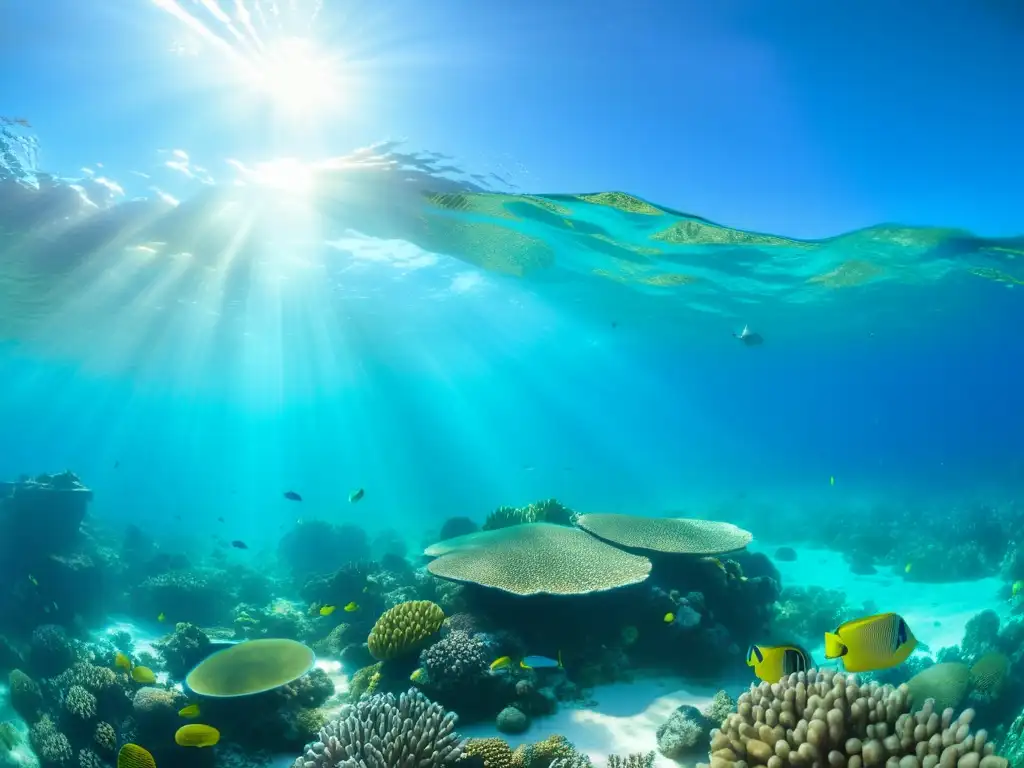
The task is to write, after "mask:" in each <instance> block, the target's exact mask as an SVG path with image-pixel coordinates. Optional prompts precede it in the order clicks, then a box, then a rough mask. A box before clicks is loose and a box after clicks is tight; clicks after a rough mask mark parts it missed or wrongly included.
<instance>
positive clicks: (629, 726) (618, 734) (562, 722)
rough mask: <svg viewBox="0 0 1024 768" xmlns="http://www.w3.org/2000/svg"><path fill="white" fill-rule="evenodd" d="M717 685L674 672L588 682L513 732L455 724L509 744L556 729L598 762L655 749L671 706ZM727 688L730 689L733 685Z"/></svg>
mask: <svg viewBox="0 0 1024 768" xmlns="http://www.w3.org/2000/svg"><path fill="white" fill-rule="evenodd" d="M717 690H718V689H717V688H707V687H702V686H697V685H693V684H691V683H687V682H686V681H684V680H682V679H681V678H678V677H661V678H651V679H644V680H637V681H636V682H633V683H615V684H613V685H603V686H598V687H597V688H594V689H593V692H592V695H591V699H592V703H591V704H589V705H586V706H576V707H574V706H572V705H570V704H560V705H559V709H558V712H556V713H555V714H554V715H552V716H551V717H538V718H536V719H535V720H534V721H533V724H532V725H531V726H530V729H529V730H528V731H527V732H526V733H524V734H520V735H518V736H505V735H503V734H500V733H498V731H497V729H496V728H495V727H494V725H493V724H490V723H478V724H473V725H465V726H460V727H459V732H460V733H461V734H462V735H463V736H466V737H469V738H483V737H487V736H500V737H501V738H504V739H505V740H506V741H508V743H509V744H510V745H511V746H512V747H513V748H515V747H518V746H519V745H520V744H524V743H533V742H536V741H541V740H542V739H545V738H547V737H548V736H551V735H553V734H561V735H562V736H565V737H566V738H567V739H569V741H571V742H572V743H573V744H575V745H576V748H577V749H578V750H580V751H581V752H585V753H586V754H587V755H589V756H590V759H591V760H593V761H594V763H595V765H599V766H600V765H604V764H605V762H606V760H607V759H608V755H612V754H618V755H628V754H630V753H632V752H650V751H651V750H655V751H656V750H657V747H658V741H657V737H656V736H655V732H656V731H657V730H658V726H660V725H661V724H662V723H664V722H665V721H666V720H667V719H668V718H669V715H671V714H672V712H673V711H674V710H675V709H676V707H678V706H680V705H682V704H689V705H691V706H694V707H697V709H700V710H703V709H704V708H705V707H707V706H708V705H709V704H710V703H711V700H712V698H713V697H714V695H715V693H716V692H717ZM730 693H731V694H733V695H735V694H737V693H739V691H730ZM655 764H656V765H659V766H664V767H665V768H670V767H674V766H677V764H676V763H675V762H674V761H672V760H669V759H668V758H666V757H663V756H662V755H661V754H658V757H657V761H656V763H655Z"/></svg>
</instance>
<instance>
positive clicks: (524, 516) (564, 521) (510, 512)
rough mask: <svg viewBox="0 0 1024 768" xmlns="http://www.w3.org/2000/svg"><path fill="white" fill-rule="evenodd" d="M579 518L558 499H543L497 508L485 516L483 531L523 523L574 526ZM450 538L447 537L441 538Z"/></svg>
mask: <svg viewBox="0 0 1024 768" xmlns="http://www.w3.org/2000/svg"><path fill="white" fill-rule="evenodd" d="M578 517H579V515H577V514H576V513H575V512H573V511H572V510H571V509H569V508H568V507H567V506H565V505H564V504H562V503H561V502H560V501H559V500H558V499H545V500H544V501H537V502H534V503H533V504H527V505H526V506H525V507H507V506H502V507H498V508H497V509H496V510H494V511H493V512H491V514H489V515H488V516H487V521H486V522H485V523H484V527H483V529H484V530H485V531H493V530H496V529H498V528H507V527H508V526H510V525H523V524H525V523H554V524H556V525H574V524H575V523H576V519H577V518H578ZM441 538H442V539H444V538H450V537H449V536H442V537H441Z"/></svg>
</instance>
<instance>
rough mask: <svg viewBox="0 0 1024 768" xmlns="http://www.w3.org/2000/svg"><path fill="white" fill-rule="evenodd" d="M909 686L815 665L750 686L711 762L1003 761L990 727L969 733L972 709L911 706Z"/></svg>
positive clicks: (714, 740)
mask: <svg viewBox="0 0 1024 768" xmlns="http://www.w3.org/2000/svg"><path fill="white" fill-rule="evenodd" d="M909 698H910V697H909V691H908V689H907V688H906V686H901V687H900V688H893V687H892V686H888V685H886V686H880V685H878V684H877V683H868V684H866V685H864V686H861V685H860V684H859V683H858V681H857V678H856V677H855V676H847V675H844V674H841V673H837V672H833V671H817V670H811V671H809V672H807V673H799V674H793V675H790V676H789V677H787V678H783V679H782V680H781V681H779V682H778V683H775V684H773V685H769V684H768V683H761V684H760V685H756V686H751V688H750V690H749V691H748V692H747V693H744V694H743V695H742V696H740V699H739V703H738V708H737V712H736V713H735V714H730V715H729V716H728V717H727V718H726V719H725V721H724V722H723V723H722V726H721V729H720V730H715V731H713V732H712V736H711V764H712V765H715V766H716V767H720V768H727V766H733V765H739V764H745V765H765V766H768V768H781V766H783V765H785V764H786V762H787V761H788V762H789V763H791V764H800V765H803V764H808V765H815V764H817V765H831V766H836V768H842V766H846V765H849V766H851V768H859V767H860V766H862V765H864V766H872V765H880V764H882V763H886V762H887V761H894V762H893V764H897V763H898V764H899V765H904V762H903V761H904V760H906V761H908V762H906V763H905V764H906V765H908V766H909V765H920V766H923V768H935V767H936V766H951V765H959V766H962V767H963V766H968V765H970V766H980V767H982V768H1006V766H1007V761H1006V760H1005V759H1003V758H1000V757H997V756H995V754H994V746H993V744H992V743H991V742H988V741H987V734H986V733H985V732H984V731H979V732H978V733H976V734H971V732H970V724H971V721H972V720H973V718H974V712H973V710H970V709H968V710H965V711H964V712H963V713H962V714H961V715H960V717H959V718H956V719H954V711H953V710H952V709H946V710H945V711H944V712H942V713H941V715H940V714H939V713H938V712H936V711H935V710H934V706H933V702H931V701H926V702H925V703H924V706H923V707H922V708H921V710H920V711H918V712H917V713H916V714H911V713H910V701H909Z"/></svg>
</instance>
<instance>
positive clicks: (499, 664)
mask: <svg viewBox="0 0 1024 768" xmlns="http://www.w3.org/2000/svg"><path fill="white" fill-rule="evenodd" d="M510 666H512V659H510V658H509V657H508V656H502V657H500V658H497V659H495V660H494V661H492V662H491V672H493V671H494V670H496V669H504V668H505V667H510Z"/></svg>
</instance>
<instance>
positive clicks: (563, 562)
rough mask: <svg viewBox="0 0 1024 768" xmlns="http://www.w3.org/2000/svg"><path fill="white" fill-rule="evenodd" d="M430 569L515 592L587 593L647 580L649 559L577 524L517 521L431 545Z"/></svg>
mask: <svg viewBox="0 0 1024 768" xmlns="http://www.w3.org/2000/svg"><path fill="white" fill-rule="evenodd" d="M425 553H426V554H427V555H428V556H433V555H438V557H437V559H436V560H432V561H431V562H430V563H428V564H427V569H428V570H429V571H430V572H431V573H432V574H434V575H435V576H438V577H440V578H442V579H449V580H452V581H459V582H465V583H470V584H478V585H480V586H484V587H492V588H494V589H500V590H502V591H505V592H511V593H512V594H515V595H537V594H552V595H584V594H589V593H592V592H603V591H605V590H609V589H615V588H617V587H624V586H627V585H630V584H638V583H640V582H642V581H644V580H645V579H646V578H647V577H648V575H649V574H650V572H651V561H650V560H648V559H647V558H646V557H642V556H640V555H633V554H630V553H628V552H623V551H622V550H621V549H616V548H615V547H613V546H611V545H609V544H605V543H604V542H602V541H600V540H598V539H596V538H594V537H593V536H591V535H589V534H587V533H585V532H583V531H581V530H580V529H578V528H570V527H568V526H564V525H554V524H552V523H530V524H525V525H513V526H509V527H507V528H500V529H498V530H495V531H481V532H479V533H473V534H469V535H468V536H460V537H459V538H457V539H450V540H449V541H446V542H439V543H438V544H435V545H433V546H432V547H428V548H427V549H426V550H425Z"/></svg>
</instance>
